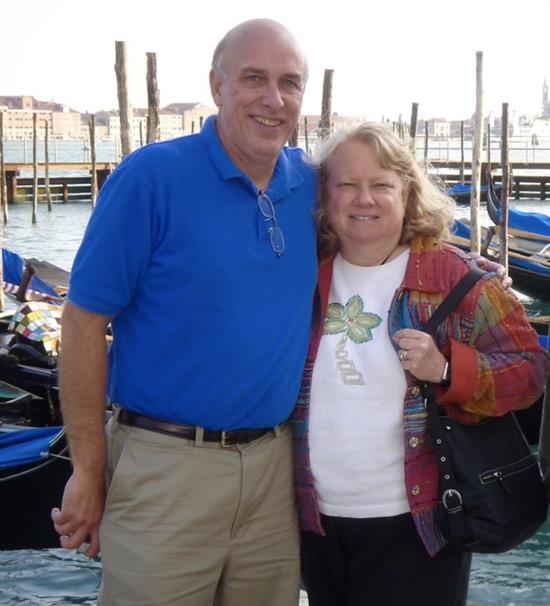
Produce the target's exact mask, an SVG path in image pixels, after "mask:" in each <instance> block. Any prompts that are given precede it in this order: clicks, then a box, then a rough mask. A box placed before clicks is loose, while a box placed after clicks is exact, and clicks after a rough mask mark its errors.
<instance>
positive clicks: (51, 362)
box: [0, 249, 72, 550]
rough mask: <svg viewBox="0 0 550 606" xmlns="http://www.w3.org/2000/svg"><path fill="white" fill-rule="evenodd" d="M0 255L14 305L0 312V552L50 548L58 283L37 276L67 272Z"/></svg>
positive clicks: (56, 495) (64, 456)
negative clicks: (2, 312) (16, 305)
mask: <svg viewBox="0 0 550 606" xmlns="http://www.w3.org/2000/svg"><path fill="white" fill-rule="evenodd" d="M2 259H3V263H4V285H3V286H4V291H5V292H7V293H8V295H9V296H10V297H11V298H12V299H13V300H14V301H15V302H16V303H18V307H17V308H16V309H15V310H14V311H11V312H9V313H5V314H3V315H2V316H0V549H2V550H7V549H41V548H47V547H56V546H59V537H58V536H57V533H56V532H55V531H54V529H53V526H52V523H51V521H50V510H51V509H52V507H55V506H59V504H60V503H61V496H62V494H63V487H64V485H65V483H66V482H67V480H68V478H69V476H70V474H71V469H72V468H71V463H70V458H69V457H68V447H67V440H66V436H65V430H64V429H63V427H62V424H61V423H62V422H61V412H60V406H59V395H58V386H57V384H58V381H57V363H56V361H57V357H56V353H57V339H58V336H59V317H60V315H61V307H60V303H61V302H62V299H63V297H62V288H63V287H61V288H58V287H56V286H53V285H51V284H49V283H48V282H46V281H45V280H44V278H43V276H44V275H46V276H47V277H49V278H50V279H51V278H52V277H55V279H56V281H58V280H59V279H60V278H62V279H64V278H65V277H66V276H68V273H67V272H64V271H63V270H60V269H59V268H56V267H55V266H53V265H50V264H48V263H45V262H41V261H37V260H36V259H33V260H31V262H30V263H29V261H25V260H24V259H22V258H21V257H20V256H19V255H17V254H16V253H12V252H11V251H9V250H7V249H3V251H2ZM37 267H38V268H40V269H41V271H40V273H39V271H38V270H37ZM62 281H63V280H62Z"/></svg>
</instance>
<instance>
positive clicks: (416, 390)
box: [411, 385, 420, 396]
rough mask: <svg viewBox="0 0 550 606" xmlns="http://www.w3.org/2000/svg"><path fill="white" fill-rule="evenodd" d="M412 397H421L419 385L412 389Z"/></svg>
mask: <svg viewBox="0 0 550 606" xmlns="http://www.w3.org/2000/svg"><path fill="white" fill-rule="evenodd" d="M411 395H413V396H419V395H420V387H418V385H415V386H414V387H411Z"/></svg>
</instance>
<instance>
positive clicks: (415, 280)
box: [292, 237, 549, 556]
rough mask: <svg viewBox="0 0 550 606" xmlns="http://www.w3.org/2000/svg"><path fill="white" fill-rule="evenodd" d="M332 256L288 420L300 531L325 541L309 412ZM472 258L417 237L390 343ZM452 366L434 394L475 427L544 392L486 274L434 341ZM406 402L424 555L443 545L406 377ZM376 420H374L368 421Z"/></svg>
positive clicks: (513, 320) (422, 423) (417, 406)
mask: <svg viewBox="0 0 550 606" xmlns="http://www.w3.org/2000/svg"><path fill="white" fill-rule="evenodd" d="M332 261H333V259H328V260H324V261H322V262H321V264H320V270H319V285H318V297H317V302H316V305H315V312H314V322H313V330H312V337H311V342H310V349H309V354H308V359H307V362H306V366H305V369H304V375H303V380H302V385H301V390H300V395H299V399H298V403H297V406H296V410H295V412H294V415H293V420H292V422H293V427H294V448H295V452H294V455H295V459H294V461H295V463H294V464H295V483H296V495H297V503H298V514H299V518H300V525H301V528H302V530H305V531H312V532H317V533H319V534H324V532H323V528H322V526H321V521H320V515H319V509H318V505H317V500H316V496H315V489H314V485H313V477H312V473H311V467H310V461H309V447H308V415H309V396H310V388H311V377H312V371H313V366H314V363H315V357H316V354H317V350H318V347H319V343H320V340H321V335H322V331H323V323H324V318H325V315H326V308H327V305H328V296H329V291H330V281H331V275H332ZM470 263H471V260H470V259H469V257H467V256H466V255H465V254H464V253H463V252H461V251H460V250H458V249H456V248H454V247H452V246H450V245H447V244H444V243H442V242H441V241H439V240H437V239H434V238H425V237H417V238H415V239H414V240H413V241H412V243H411V251H410V257H409V261H408V265H407V268H406V272H405V277H404V279H403V282H402V284H401V286H400V287H399V288H398V289H397V291H396V293H395V295H394V298H393V302H392V304H391V308H390V314H389V319H390V320H389V332H390V336H391V335H393V334H395V332H396V331H397V330H400V329H401V328H415V329H421V326H422V324H423V323H424V322H425V321H426V320H427V319H428V318H429V317H430V315H431V314H432V313H433V311H434V310H435V309H436V307H437V306H438V305H439V303H441V301H442V300H443V299H444V297H445V296H446V295H447V293H448V292H449V291H450V290H451V289H452V288H453V286H454V285H455V284H456V283H457V282H458V281H459V280H460V278H461V277H462V276H463V275H464V274H465V273H466V272H467V271H468V269H469V264H470ZM436 341H437V342H438V346H439V348H440V351H442V353H443V354H444V355H445V356H446V357H447V359H449V360H450V368H451V384H450V387H449V388H448V389H447V390H443V389H438V396H439V397H438V401H439V403H440V404H442V405H445V406H446V407H447V408H448V411H449V414H450V415H452V416H453V417H455V418H457V419H460V420H463V421H466V422H468V421H469V422H474V421H476V420H479V419H480V418H482V417H484V416H498V415H502V414H504V413H506V412H507V411H509V410H512V409H520V408H525V407H527V406H529V405H530V404H532V403H533V402H534V401H535V400H536V399H537V397H538V396H539V395H540V393H541V391H542V389H543V386H544V380H545V376H546V373H547V372H548V367H549V358H548V355H547V354H546V352H545V351H544V350H543V349H542V348H541V347H540V345H539V343H538V338H537V335H536V333H535V332H534V331H533V330H532V328H531V327H530V326H529V323H528V321H527V318H526V315H525V312H524V310H523V307H522V305H521V304H520V303H519V302H518V301H517V300H516V299H515V298H514V297H513V296H512V295H511V294H507V293H504V292H503V290H502V288H501V286H500V280H499V279H498V278H497V277H496V276H495V274H493V273H488V274H486V275H485V276H483V278H482V279H481V280H480V281H479V282H478V283H477V284H476V285H475V286H474V287H473V289H472V290H471V291H470V292H469V293H468V295H467V296H466V297H465V298H464V300H463V301H462V303H461V304H460V306H459V308H458V309H457V310H456V311H455V312H453V313H452V314H450V316H449V317H448V318H447V320H446V321H445V322H444V323H443V324H442V325H441V326H440V328H439V330H438V333H437V335H436ZM406 375H407V376H406V380H407V391H406V395H405V401H404V446H405V485H406V491H407V496H408V499H409V505H410V509H411V513H412V516H413V519H414V522H415V525H416V528H417V530H418V533H419V535H420V537H421V539H422V541H423V543H424V545H425V547H426V550H427V551H428V553H429V554H430V555H431V556H433V555H435V554H436V553H437V552H438V551H439V550H440V549H441V548H442V547H443V546H444V545H445V539H444V537H443V535H442V534H441V532H440V531H439V529H438V527H437V524H436V521H435V515H434V513H435V507H436V503H437V497H438V472H437V464H436V460H435V455H434V453H433V449H432V446H431V443H430V438H429V435H428V431H427V427H426V423H427V419H426V411H425V408H424V405H423V399H422V396H421V394H420V389H419V387H418V385H417V383H416V379H415V378H414V377H413V376H412V375H411V374H410V373H408V372H407V373H406ZM375 422H376V419H373V423H375Z"/></svg>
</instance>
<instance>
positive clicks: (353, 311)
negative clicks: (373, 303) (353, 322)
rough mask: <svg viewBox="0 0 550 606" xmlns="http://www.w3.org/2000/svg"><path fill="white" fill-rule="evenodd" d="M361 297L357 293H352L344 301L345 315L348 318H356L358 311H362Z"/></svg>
mask: <svg viewBox="0 0 550 606" xmlns="http://www.w3.org/2000/svg"><path fill="white" fill-rule="evenodd" d="M363 307H364V305H363V299H361V297H360V296H359V295H354V296H353V297H351V299H350V300H349V301H348V302H347V303H346V312H345V313H346V316H347V317H348V318H356V317H357V316H358V315H359V314H360V313H362V312H363Z"/></svg>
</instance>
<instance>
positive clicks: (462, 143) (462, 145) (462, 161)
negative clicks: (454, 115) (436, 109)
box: [460, 120, 464, 184]
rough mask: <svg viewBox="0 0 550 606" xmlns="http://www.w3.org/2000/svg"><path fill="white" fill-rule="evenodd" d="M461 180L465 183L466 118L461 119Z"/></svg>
mask: <svg viewBox="0 0 550 606" xmlns="http://www.w3.org/2000/svg"><path fill="white" fill-rule="evenodd" d="M460 182H461V183H462V184H464V120H461V121H460Z"/></svg>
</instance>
